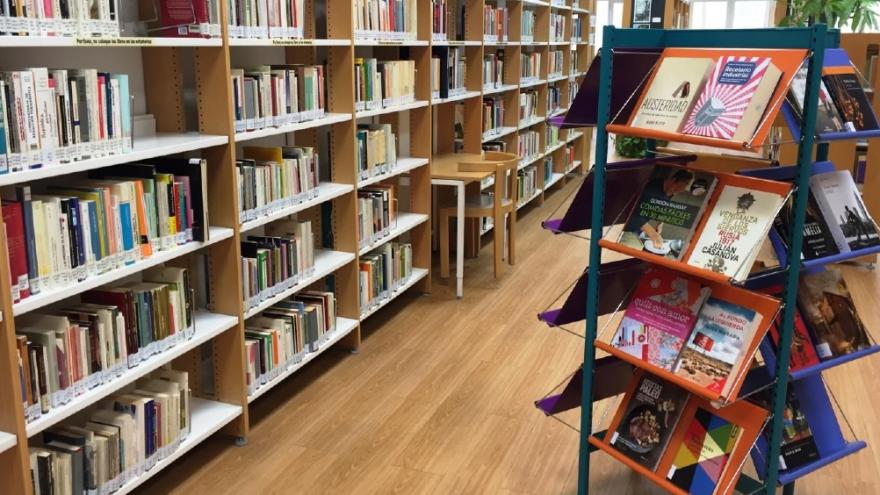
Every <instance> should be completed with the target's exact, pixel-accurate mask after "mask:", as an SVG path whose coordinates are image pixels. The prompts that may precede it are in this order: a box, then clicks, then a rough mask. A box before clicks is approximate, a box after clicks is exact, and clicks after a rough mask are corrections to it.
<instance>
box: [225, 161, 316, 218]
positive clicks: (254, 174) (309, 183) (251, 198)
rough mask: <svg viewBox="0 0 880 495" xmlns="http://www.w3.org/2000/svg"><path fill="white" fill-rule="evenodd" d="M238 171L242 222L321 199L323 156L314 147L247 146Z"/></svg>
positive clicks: (239, 204)
mask: <svg viewBox="0 0 880 495" xmlns="http://www.w3.org/2000/svg"><path fill="white" fill-rule="evenodd" d="M243 151H244V158H243V159H241V160H237V161H236V163H235V167H236V170H237V172H238V207H239V212H238V218H239V222H240V223H244V222H247V221H251V220H256V219H258V218H260V217H264V216H268V215H272V214H274V213H276V212H278V211H280V210H284V209H286V208H290V207H291V206H294V205H297V204H299V203H302V202H304V201H309V200H311V199H314V198H316V197H317V196H318V186H319V184H320V169H321V166H320V157H319V155H318V153H317V151H315V149H314V148H312V147H287V146H285V147H258V146H245V147H244V149H243Z"/></svg>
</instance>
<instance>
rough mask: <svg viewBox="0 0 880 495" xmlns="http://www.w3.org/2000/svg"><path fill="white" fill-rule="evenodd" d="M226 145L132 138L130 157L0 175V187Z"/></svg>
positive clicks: (199, 138)
mask: <svg viewBox="0 0 880 495" xmlns="http://www.w3.org/2000/svg"><path fill="white" fill-rule="evenodd" d="M228 142H229V138H228V137H226V136H211V135H204V134H196V133H189V134H186V133H183V134H156V135H155V136H149V137H136V138H135V139H134V143H133V144H132V150H131V153H124V154H119V155H109V156H105V157H101V158H93V159H90V160H80V161H77V162H71V163H61V164H58V165H46V166H44V167H40V168H34V169H28V170H22V171H21V172H11V173H8V174H4V175H0V187H2V186H10V185H13V184H21V183H24V182H31V181H35V180H40V179H48V178H50V177H58V176H60V175H66V174H73V173H76V172H85V171H87V170H94V169H98V168H104V167H109V166H111V165H119V164H121V163H131V162H138V161H141V160H148V159H150V158H156V157H159V156H165V155H172V154H175V153H184V152H187V151H193V150H198V149H202V148H210V147H211V146H222V145H224V144H226V143H228Z"/></svg>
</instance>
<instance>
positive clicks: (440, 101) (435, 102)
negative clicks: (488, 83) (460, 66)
mask: <svg viewBox="0 0 880 495" xmlns="http://www.w3.org/2000/svg"><path fill="white" fill-rule="evenodd" d="M477 96H480V92H479V91H465V92H464V93H461V94H458V95H452V96H450V97H448V98H434V99H432V100H431V104H432V105H442V104H444V103H451V102H454V101H461V100H467V99H468V98H475V97H477Z"/></svg>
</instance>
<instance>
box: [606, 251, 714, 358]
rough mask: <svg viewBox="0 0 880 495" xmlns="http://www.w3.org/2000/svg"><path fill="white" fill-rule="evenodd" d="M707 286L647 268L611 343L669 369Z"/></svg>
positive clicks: (687, 332)
mask: <svg viewBox="0 0 880 495" xmlns="http://www.w3.org/2000/svg"><path fill="white" fill-rule="evenodd" d="M708 295H709V289H708V288H704V287H701V286H700V284H699V283H698V282H696V281H693V280H688V279H686V278H684V277H681V276H679V275H678V274H677V273H676V272H674V271H672V270H667V269H664V268H659V267H652V268H650V269H649V270H648V271H647V272H646V273H645V275H644V276H643V277H642V278H641V280H639V283H638V285H637V286H636V289H635V292H634V293H633V296H632V299H630V302H629V305H628V306H627V308H626V312H625V313H624V315H623V320H622V321H621V322H620V326H619V327H618V328H617V332H616V333H615V335H614V338H613V340H612V342H611V345H613V346H614V347H617V348H619V349H621V350H623V351H625V352H627V353H628V354H632V355H633V356H636V357H638V358H640V359H642V360H644V361H647V362H649V363H651V364H653V365H655V366H659V367H661V368H663V369H666V370H672V366H673V365H674V364H675V360H676V359H678V354H679V352H680V351H681V348H682V347H683V346H684V344H685V342H687V338H688V335H689V334H690V332H691V329H692V328H693V327H694V322H695V321H696V320H697V313H698V312H699V311H700V306H702V304H703V302H704V301H705V300H706V297H708Z"/></svg>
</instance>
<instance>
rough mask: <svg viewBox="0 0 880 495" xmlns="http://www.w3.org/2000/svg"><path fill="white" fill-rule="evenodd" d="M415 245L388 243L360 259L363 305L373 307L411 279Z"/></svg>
mask: <svg viewBox="0 0 880 495" xmlns="http://www.w3.org/2000/svg"><path fill="white" fill-rule="evenodd" d="M412 268H413V265H412V245H411V244H408V243H399V242H389V243H387V244H385V245H384V246H381V247H379V248H377V249H374V250H373V251H370V252H369V253H367V254H366V255H364V256H361V258H360V267H359V272H358V275H359V281H360V285H359V287H360V307H361V308H370V307H373V306H375V305H376V304H378V303H380V302H381V301H383V300H386V299H388V298H389V297H391V294H392V293H393V292H394V291H396V290H397V289H399V288H400V287H401V286H402V285H404V284H406V282H408V281H409V278H410V277H411V276H412Z"/></svg>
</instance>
